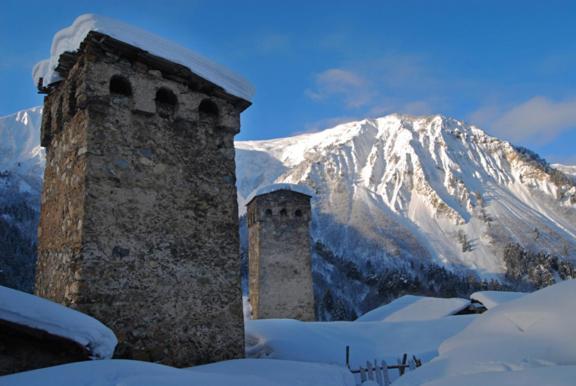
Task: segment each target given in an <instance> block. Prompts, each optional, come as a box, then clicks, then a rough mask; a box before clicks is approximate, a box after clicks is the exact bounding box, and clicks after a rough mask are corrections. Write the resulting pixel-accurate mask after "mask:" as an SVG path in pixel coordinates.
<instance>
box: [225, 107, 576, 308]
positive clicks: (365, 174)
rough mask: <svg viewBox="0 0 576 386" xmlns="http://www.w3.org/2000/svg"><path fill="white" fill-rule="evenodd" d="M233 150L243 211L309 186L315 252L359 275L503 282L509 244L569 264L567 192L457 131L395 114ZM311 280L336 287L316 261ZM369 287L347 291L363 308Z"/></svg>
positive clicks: (574, 252) (572, 235) (485, 141)
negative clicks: (256, 200)
mask: <svg viewBox="0 0 576 386" xmlns="http://www.w3.org/2000/svg"><path fill="white" fill-rule="evenodd" d="M236 147H237V165H238V166H237V168H238V170H237V177H238V183H237V184H238V190H239V203H240V207H241V208H242V207H243V205H242V204H243V203H244V202H245V198H246V197H248V195H249V194H250V193H251V192H252V191H253V190H254V189H257V188H258V187H259V186H262V185H265V184H269V183H272V182H276V183H278V182H280V183H282V182H287V183H300V184H306V185H309V186H310V187H312V188H313V189H314V190H315V191H316V192H317V195H316V198H315V199H314V200H313V206H314V211H313V212H314V219H313V226H312V228H313V238H314V240H315V241H316V242H317V244H316V245H320V246H321V247H322V248H321V249H322V251H325V250H326V249H328V251H329V254H330V255H335V256H338V257H341V258H342V259H343V260H348V261H352V262H354V268H355V269H358V270H359V271H360V272H362V271H365V272H366V271H371V270H373V271H375V272H376V273H377V272H382V270H386V269H388V270H389V269H391V268H393V269H402V270H403V271H402V272H410V271H414V267H415V266H421V265H422V264H425V265H428V264H430V265H432V266H434V267H445V268H446V269H447V270H449V271H451V272H459V273H460V275H463V274H465V275H468V273H466V271H472V272H476V273H478V274H479V275H480V277H483V278H485V279H488V278H499V279H502V277H503V275H502V274H504V273H506V272H507V269H509V266H508V265H507V261H506V260H505V259H504V251H505V249H506V248H507V247H509V246H511V245H516V244H517V245H519V246H520V247H521V248H522V249H525V251H529V252H530V253H538V252H540V253H542V255H545V254H548V255H554V256H560V257H565V258H568V259H570V260H574V259H576V187H575V183H574V180H573V179H572V178H571V177H568V176H566V175H565V174H564V173H562V172H560V171H558V170H556V169H554V168H552V167H550V166H549V165H548V164H547V163H546V162H545V161H544V160H542V159H540V158H539V157H538V156H537V155H536V154H534V153H532V152H530V151H528V150H526V149H523V148H519V147H514V146H513V145H511V144H510V143H508V142H505V141H502V140H499V139H497V138H494V137H491V136H488V135H487V134H486V133H484V132H483V131H482V130H480V129H479V128H477V127H474V126H470V125H467V124H465V123H463V122H461V121H458V120H455V119H451V118H447V117H443V116H430V117H412V116H405V115H396V114H393V115H389V116H385V117H382V118H379V119H367V120H362V121H358V122H350V123H346V124H342V125H339V126H336V127H334V128H331V129H328V130H324V131H321V132H317V133H312V134H303V135H298V136H294V137H290V138H282V139H274V140H266V141H244V142H237V143H236ZM317 255H322V253H320V254H317ZM323 265H324V266H323ZM374 267H376V268H375V269H374ZM315 268H316V271H317V274H318V275H317V278H318V277H319V276H320V277H322V276H323V277H324V279H325V280H326V281H327V285H329V282H330V281H333V280H334V270H335V268H334V267H327V266H326V264H324V262H323V261H322V259H321V258H320V257H319V256H316V261H315ZM368 275H370V273H368ZM327 276H330V277H332V279H330V278H327ZM420 280H430V277H429V276H425V277H420ZM361 281H362V280H361ZM367 281H368V280H364V282H367ZM364 284H366V283H364ZM418 285H419V286H420V287H419V288H422V284H418ZM338 287H341V285H340V283H339V285H338ZM369 287H370V286H369V285H367V286H366V285H365V286H361V285H359V286H358V287H356V288H346V289H345V291H346V292H347V293H354V294H356V295H355V296H358V297H359V298H360V300H362V298H363V297H367V296H369V293H370V291H372V290H373V288H372V289H371V288H369ZM344 297H345V296H344ZM357 300H358V299H357Z"/></svg>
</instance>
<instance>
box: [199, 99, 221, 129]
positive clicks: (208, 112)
mask: <svg viewBox="0 0 576 386" xmlns="http://www.w3.org/2000/svg"><path fill="white" fill-rule="evenodd" d="M198 114H199V116H200V122H206V123H210V124H216V123H217V122H218V117H219V114H220V112H219V111H218V106H217V105H216V103H214V102H212V101H211V100H209V99H204V100H203V101H202V102H201V103H200V106H198Z"/></svg>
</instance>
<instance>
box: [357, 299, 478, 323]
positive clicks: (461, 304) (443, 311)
mask: <svg viewBox="0 0 576 386" xmlns="http://www.w3.org/2000/svg"><path fill="white" fill-rule="evenodd" d="M469 305H470V300H466V299H460V298H449V299H445V298H433V297H426V296H415V295H404V296H402V297H399V298H398V299H396V300H394V301H392V302H391V303H388V304H386V305H383V306H381V307H378V308H375V309H373V310H372V311H369V312H367V313H365V314H364V315H362V316H360V317H359V318H358V319H356V321H357V322H375V321H383V322H400V321H407V320H431V319H439V318H444V317H446V316H450V315H454V314H457V313H458V312H460V311H462V310H463V309H465V308H466V307H468V306H469Z"/></svg>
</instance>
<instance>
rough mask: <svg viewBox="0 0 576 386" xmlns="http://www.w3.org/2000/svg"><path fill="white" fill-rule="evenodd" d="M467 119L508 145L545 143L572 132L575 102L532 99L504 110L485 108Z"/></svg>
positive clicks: (574, 126) (575, 122)
mask: <svg viewBox="0 0 576 386" xmlns="http://www.w3.org/2000/svg"><path fill="white" fill-rule="evenodd" d="M469 119H470V121H471V122H473V123H476V124H479V125H481V126H485V127H487V128H489V129H491V130H492V131H493V132H494V134H496V135H499V136H502V137H504V138H506V139H509V140H511V141H523V142H532V143H537V142H538V143H540V144H542V143H549V142H551V141H553V140H554V139H555V138H557V137H558V136H559V135H561V134H563V133H565V132H567V131H570V130H575V129H576V98H574V99H567V100H562V101H555V100H552V99H549V98H546V97H543V96H535V97H533V98H530V99H528V100H526V101H524V102H521V103H519V104H517V105H513V106H510V107H509V108H507V109H501V108H499V107H498V106H495V105H489V106H484V107H482V108H480V109H478V110H477V111H475V112H474V113H472V114H471V115H470V117H469Z"/></svg>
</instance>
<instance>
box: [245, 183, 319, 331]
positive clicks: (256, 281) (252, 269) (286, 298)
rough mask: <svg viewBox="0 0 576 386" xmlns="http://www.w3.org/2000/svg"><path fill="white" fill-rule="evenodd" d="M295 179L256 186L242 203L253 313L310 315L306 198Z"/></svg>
mask: <svg viewBox="0 0 576 386" xmlns="http://www.w3.org/2000/svg"><path fill="white" fill-rule="evenodd" d="M312 194H313V193H312V192H311V191H310V189H309V188H307V187H305V186H301V185H290V184H276V185H271V186H266V187H263V188H262V189H260V190H258V191H256V192H255V193H254V194H253V195H252V197H251V198H250V199H249V202H248V204H247V207H248V209H247V218H248V245H249V250H248V255H249V292H250V304H251V306H252V317H253V318H254V319H272V318H291V319H298V320H315V304H314V289H313V285H312V268H311V266H312V263H311V255H310V229H309V228H310V219H311V209H310V198H311V196H312Z"/></svg>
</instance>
